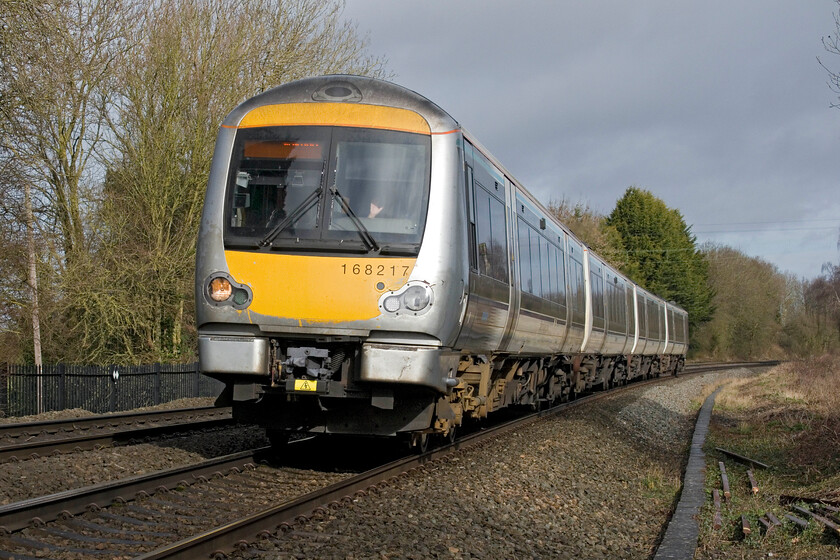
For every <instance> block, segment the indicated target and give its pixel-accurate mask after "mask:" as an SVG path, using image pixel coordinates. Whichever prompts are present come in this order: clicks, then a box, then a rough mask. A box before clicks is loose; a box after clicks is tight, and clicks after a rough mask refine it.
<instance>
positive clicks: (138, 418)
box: [0, 407, 233, 463]
mask: <svg viewBox="0 0 840 560" xmlns="http://www.w3.org/2000/svg"><path fill="white" fill-rule="evenodd" d="M232 424H233V419H232V418H231V411H230V408H215V407H201V408H185V409H175V410H165V411H153V412H142V413H134V414H114V415H99V416H91V417H85V418H74V419H70V420H58V421H49V422H28V423H20V424H0V463H2V462H6V461H16V460H17V461H21V460H25V459H33V458H38V457H43V456H45V455H50V454H54V453H63V452H71V451H80V450H85V449H94V448H96V447H101V446H110V445H115V444H121V443H129V442H132V441H138V440H142V439H145V438H151V437H159V436H163V435H168V434H172V433H177V432H182V431H184V430H187V429H189V430H195V429H208V428H215V427H221V426H227V425H232Z"/></svg>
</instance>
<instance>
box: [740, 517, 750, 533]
mask: <svg viewBox="0 0 840 560" xmlns="http://www.w3.org/2000/svg"><path fill="white" fill-rule="evenodd" d="M741 530H742V531H743V532H744V536H745V537H746V536H747V535H749V534H750V533H751V532H752V529H750V520H749V519H747V514H746V513H742V514H741Z"/></svg>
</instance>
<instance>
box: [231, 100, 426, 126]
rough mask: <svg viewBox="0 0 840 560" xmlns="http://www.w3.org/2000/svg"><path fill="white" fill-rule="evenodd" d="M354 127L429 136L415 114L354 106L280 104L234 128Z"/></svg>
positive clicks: (249, 116)
mask: <svg viewBox="0 0 840 560" xmlns="http://www.w3.org/2000/svg"><path fill="white" fill-rule="evenodd" d="M307 125H315V126H353V127H364V128H379V129H387V130H399V131H403V132H415V133H418V134H429V133H430V132H431V128H430V127H429V123H427V122H426V119H424V118H423V117H421V116H420V115H419V114H417V113H415V112H414V111H409V110H408V109H398V108H396V107H382V106H379V105H362V104H357V103H282V104H278V105H263V106H262V107H257V108H256V109H252V110H251V111H249V112H248V113H247V114H246V115H245V116H244V117H242V120H241V121H240V122H239V126H238V127H237V128H250V127H257V126H307Z"/></svg>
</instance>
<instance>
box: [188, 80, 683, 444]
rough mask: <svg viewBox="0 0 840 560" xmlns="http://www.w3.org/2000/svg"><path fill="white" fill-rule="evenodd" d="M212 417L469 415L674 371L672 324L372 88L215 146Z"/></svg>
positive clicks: (207, 322) (208, 246)
mask: <svg viewBox="0 0 840 560" xmlns="http://www.w3.org/2000/svg"><path fill="white" fill-rule="evenodd" d="M195 290H196V305H197V321H198V332H199V343H198V350H199V359H200V363H201V369H202V371H203V372H204V373H205V374H206V375H209V376H211V377H214V378H217V379H220V380H222V381H223V382H225V384H226V389H225V390H224V392H223V394H222V395H221V397H220V403H222V404H230V405H232V406H233V410H234V415H235V417H236V418H238V419H241V420H243V421H248V422H256V423H258V424H260V425H262V426H265V427H266V429H267V430H268V434H269V436H270V437H271V439H272V441H273V442H274V443H277V444H280V443H282V442H284V441H286V440H287V438H288V436H289V435H290V434H291V433H293V432H315V433H344V434H370V435H382V436H393V435H398V434H403V435H407V436H408V437H409V438H410V440H411V441H412V442H413V443H414V444H417V445H421V446H422V445H425V444H426V443H427V442H428V439H429V436H431V435H437V436H440V437H451V436H453V434H454V433H455V429H456V428H457V426H459V425H460V424H461V423H462V422H463V421H464V420H465V419H467V418H483V417H486V416H487V415H488V414H489V413H491V412H493V411H494V410H498V409H501V408H504V407H507V406H511V405H530V406H532V407H539V406H542V405H543V404H550V403H552V402H555V401H561V400H565V399H568V398H571V397H573V396H574V395H575V394H578V393H581V392H584V391H589V390H594V389H602V388H608V387H610V386H613V385H616V384H622V383H625V382H627V381H629V380H632V379H635V378H642V377H649V376H656V375H660V374H664V373H668V374H674V375H676V374H677V373H678V372H679V371H680V369H681V368H682V367H683V365H684V361H685V354H686V350H687V346H688V343H687V341H688V317H687V314H686V312H685V311H684V310H682V309H681V308H679V307H677V306H676V305H674V304H671V303H667V302H665V301H663V300H661V299H660V298H658V297H656V296H655V295H653V294H650V293H648V292H646V291H645V290H643V289H642V288H640V287H639V286H637V285H635V284H633V283H632V282H630V281H629V280H628V279H627V278H626V277H624V276H622V275H621V274H620V273H619V272H618V271H617V270H615V269H614V268H613V267H611V266H610V265H609V264H608V263H606V262H605V261H604V260H603V259H602V258H600V257H599V256H597V255H595V254H594V253H592V251H590V250H589V249H588V248H587V247H586V245H584V244H583V243H582V242H581V241H580V240H578V239H577V238H576V237H575V236H574V235H573V234H572V233H571V232H570V231H569V229H568V228H567V227H566V226H564V225H563V224H562V223H559V222H558V221H557V220H556V219H555V218H554V217H553V216H552V215H551V214H550V213H549V212H548V211H547V210H546V209H545V208H544V207H543V206H542V205H541V204H540V203H539V202H538V201H537V200H536V199H534V197H532V196H531V195H530V194H529V193H528V192H527V191H526V190H525V188H524V187H522V185H521V184H520V183H519V182H517V181H516V180H515V179H514V178H513V176H512V175H511V174H510V173H509V172H508V171H507V170H506V169H505V168H504V167H503V166H502V165H501V164H500V163H499V162H498V161H497V160H496V159H495V158H494V157H493V156H492V155H490V154H489V153H488V151H487V150H486V149H484V148H483V147H482V146H481V144H479V143H478V142H477V141H476V139H475V138H474V137H472V136H471V135H470V134H469V133H468V132H467V131H465V130H464V129H463V128H462V127H461V126H460V125H459V124H458V122H456V121H455V120H454V119H453V118H452V117H451V116H449V115H448V114H447V113H446V112H444V111H443V110H441V109H440V108H439V107H438V106H437V105H435V104H434V103H432V102H431V101H429V100H428V99H426V98H424V97H422V96H420V95H418V94H417V93H415V92H413V91H410V90H407V89H405V88H402V87H400V86H397V85H394V84H392V83H388V82H384V81H381V80H376V79H370V78H364V77H357V76H344V75H336V76H323V77H317V78H310V79H305V80H300V81H296V82H293V83H289V84H286V85H283V86H279V87H276V88H274V89H271V90H269V91H266V92H265V93H263V94H261V95H258V96H256V97H254V98H252V99H250V100H248V101H246V102H244V103H243V104H241V105H240V106H239V107H237V108H236V109H234V110H233V112H231V113H230V115H228V117H227V118H226V119H225V121H224V123H223V125H222V128H221V131H220V132H219V135H218V140H217V143H216V149H215V154H214V156H213V165H212V169H211V172H210V179H209V184H208V187H207V195H206V200H205V206H204V212H203V216H202V221H201V227H200V231H199V238H198V249H197V258H196V275H195Z"/></svg>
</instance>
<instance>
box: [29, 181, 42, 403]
mask: <svg viewBox="0 0 840 560" xmlns="http://www.w3.org/2000/svg"><path fill="white" fill-rule="evenodd" d="M24 204H25V205H26V243H27V253H28V255H27V256H28V258H29V290H30V292H31V295H32V306H31V307H32V354H33V356H34V357H35V367H36V368H37V373H36V375H37V376H38V413H39V414H40V413H41V412H43V410H42V408H43V402H44V399H43V383H44V381H43V378H42V377H41V314H40V311H39V309H38V267H37V264H38V259H37V257H36V255H35V216H34V215H33V214H32V188H31V186H30V185H29V182H28V181H27V182H26V186H25V187H24Z"/></svg>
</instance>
